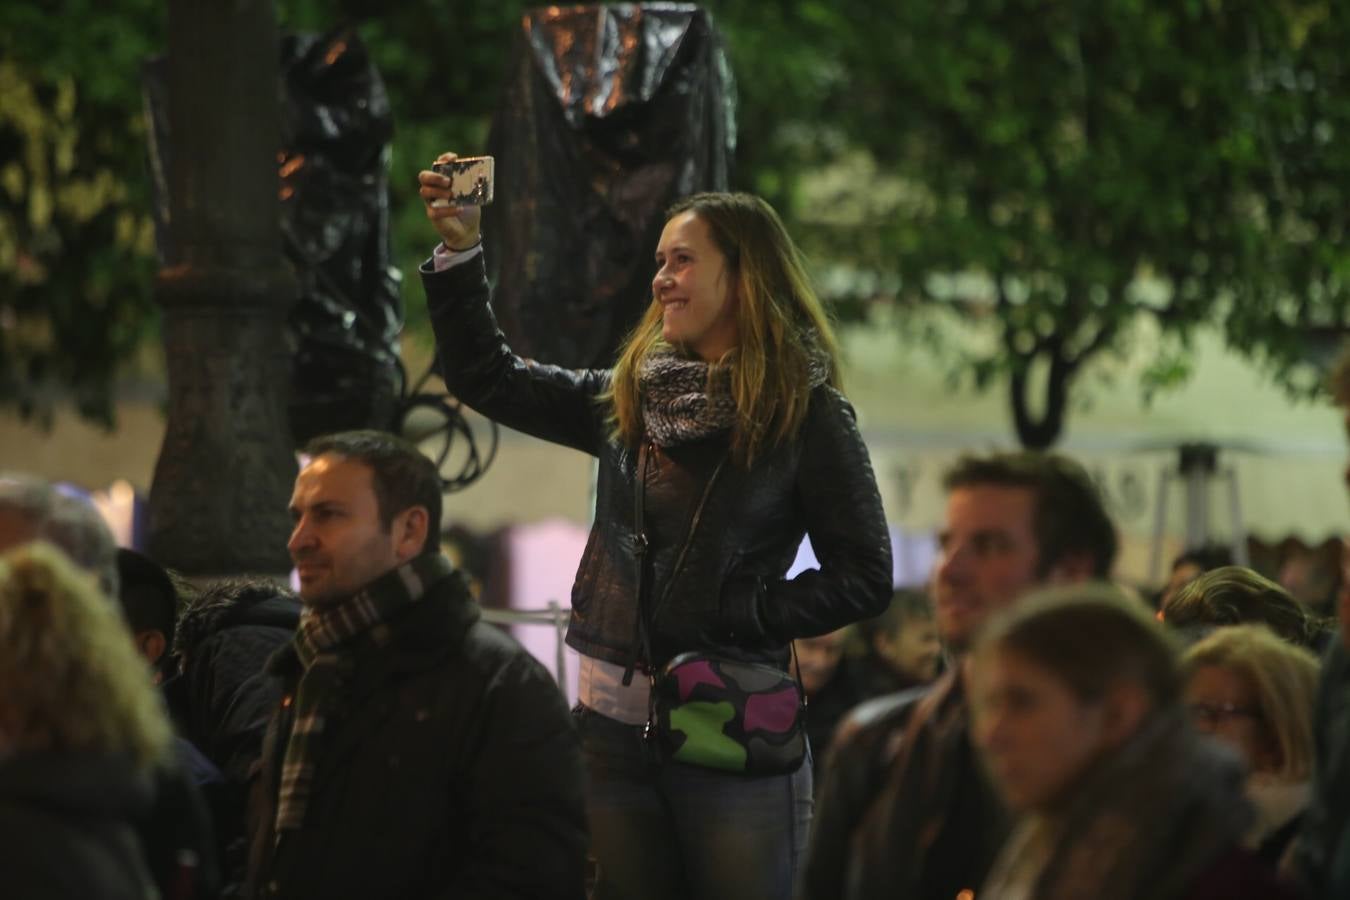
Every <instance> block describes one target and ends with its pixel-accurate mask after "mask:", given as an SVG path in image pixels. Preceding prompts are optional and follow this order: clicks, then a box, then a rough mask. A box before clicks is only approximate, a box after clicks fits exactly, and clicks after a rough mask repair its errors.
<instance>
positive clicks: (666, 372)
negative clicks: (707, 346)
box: [638, 339, 830, 447]
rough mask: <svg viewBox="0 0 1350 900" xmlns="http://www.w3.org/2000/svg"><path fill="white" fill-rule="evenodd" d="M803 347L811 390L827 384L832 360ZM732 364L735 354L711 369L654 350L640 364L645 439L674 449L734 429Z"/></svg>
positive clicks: (661, 348)
mask: <svg viewBox="0 0 1350 900" xmlns="http://www.w3.org/2000/svg"><path fill="white" fill-rule="evenodd" d="M806 346H807V351H808V359H809V362H808V373H809V380H810V385H811V387H812V388H814V387H816V386H818V385H821V384H824V383H825V382H826V381H828V380H829V377H830V359H829V357H828V356H827V355H826V354H825V352H824V351H823V350H821V349H820V348H819V346H818V344H817V342H816V341H815V340H813V339H809V340H807V341H806ZM735 365H736V354H735V352H734V351H733V352H732V354H731V355H730V356H728V357H727V358H726V359H725V360H724V361H723V362H720V363H718V364H716V365H714V364H710V363H708V362H705V361H704V360H701V359H697V358H689V357H686V356H682V355H680V354H679V353H678V352H676V350H675V348H674V347H672V346H671V345H669V344H665V343H659V344H657V345H656V346H655V347H653V348H652V350H651V352H649V353H648V354H647V355H646V357H645V358H644V359H643V360H642V362H641V364H640V365H639V366H638V391H639V393H640V394H641V396H642V423H643V426H644V427H645V428H646V431H647V434H648V436H650V437H651V439H652V440H653V441H655V442H656V444H657V445H658V446H661V447H675V446H678V445H680V444H687V443H690V442H692V441H698V440H702V439H703V438H707V437H711V436H713V435H715V434H719V433H721V432H724V431H728V430H730V429H731V428H732V427H733V426H735V424H736V415H737V412H736V399H735V398H734V397H733V396H732V395H731V375H732V372H733V371H734V367H735Z"/></svg>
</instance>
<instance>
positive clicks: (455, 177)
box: [431, 156, 493, 206]
mask: <svg viewBox="0 0 1350 900" xmlns="http://www.w3.org/2000/svg"><path fill="white" fill-rule="evenodd" d="M431 170H432V171H433V172H435V173H436V174H438V175H444V176H445V177H447V178H449V179H450V199H449V200H448V201H440V200H437V201H435V203H434V205H436V206H446V205H451V206H487V205H488V204H489V203H491V202H492V170H493V159H492V157H490V156H464V157H461V158H459V159H452V160H451V161H450V162H445V163H436V164H435V165H433V166H432V167H431Z"/></svg>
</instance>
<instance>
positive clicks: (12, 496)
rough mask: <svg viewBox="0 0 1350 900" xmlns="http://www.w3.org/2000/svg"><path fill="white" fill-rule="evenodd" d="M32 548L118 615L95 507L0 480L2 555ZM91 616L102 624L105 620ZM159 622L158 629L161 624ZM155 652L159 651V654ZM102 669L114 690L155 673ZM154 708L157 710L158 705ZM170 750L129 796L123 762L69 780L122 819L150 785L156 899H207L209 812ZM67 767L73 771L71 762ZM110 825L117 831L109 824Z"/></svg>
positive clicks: (147, 840)
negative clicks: (74, 573) (37, 545)
mask: <svg viewBox="0 0 1350 900" xmlns="http://www.w3.org/2000/svg"><path fill="white" fill-rule="evenodd" d="M37 541H48V542H50V543H51V544H52V545H54V546H55V547H57V548H58V549H59V550H60V551H61V553H62V554H64V558H65V559H67V560H69V561H71V562H73V563H74V564H75V565H76V566H78V567H79V568H80V569H81V570H82V571H83V572H85V573H86V575H87V576H88V577H90V578H91V579H92V580H93V581H95V582H96V587H97V590H98V595H99V598H100V600H101V601H102V604H103V605H104V606H106V607H107V608H108V609H109V610H117V609H118V603H117V600H118V598H120V597H121V593H120V588H121V578H120V575H121V573H120V572H119V565H118V562H119V560H118V550H117V545H116V543H115V542H114V541H113V537H112V534H111V533H110V532H109V530H108V527H107V525H106V524H105V523H104V522H103V519H102V517H101V516H100V515H99V513H98V511H97V510H96V509H95V508H94V507H93V505H92V504H90V503H87V502H85V501H84V500H82V499H80V498H79V497H77V496H73V495H71V494H70V493H69V492H67V491H64V490H62V489H59V488H57V487H55V486H53V485H50V484H48V483H47V482H45V481H42V480H41V479H38V478H34V477H31V476H27V475H23V474H20V473H4V474H0V550H7V549H11V548H22V547H23V546H25V545H28V544H31V543H33V542H37ZM138 583H139V580H138V578H137V577H135V573H133V577H132V579H131V581H130V585H131V587H132V589H133V591H134V590H135V588H136V586H137V585H138ZM161 599H162V598H161ZM96 615H100V616H101V615H102V613H97V614H96ZM114 618H115V621H116V627H115V628H114V629H113V633H115V634H117V635H118V636H120V637H121V638H122V640H123V641H124V642H125V645H126V646H127V647H128V648H132V647H135V648H137V649H140V648H141V647H142V646H145V645H144V642H142V641H139V640H137V639H136V635H135V633H134V631H133V627H134V626H133V625H132V622H131V621H130V617H129V616H127V615H125V612H124V614H122V615H117V614H116V613H114ZM76 621H78V620H76ZM159 621H160V622H161V624H162V619H161V620H159ZM67 624H70V623H67ZM37 634H38V635H39V636H45V637H46V638H47V639H49V640H51V639H57V640H66V639H69V640H70V641H71V642H72V648H73V649H74V650H75V651H76V652H78V649H79V646H80V640H81V638H82V637H87V636H85V635H81V634H78V633H75V632H70V633H69V634H68V633H67V630H66V629H65V628H64V627H63V628H61V629H59V630H53V629H48V630H47V631H39V632H37ZM159 649H160V650H161V651H162V647H160V648H159ZM91 652H95V653H99V652H101V651H99V650H94V651H91ZM151 655H152V654H149V653H147V654H145V659H146V661H148V662H149V661H151V659H150V657H151ZM153 655H154V656H155V657H156V658H158V657H162V656H163V653H162V652H160V653H156V654H153ZM100 662H102V663H103V664H116V665H122V666H125V669H124V670H123V671H121V672H119V673H118V675H117V677H116V678H115V679H112V680H111V681H109V682H108V683H109V684H112V685H114V686H115V685H119V684H120V683H121V682H120V679H121V678H122V677H124V676H125V675H126V674H127V673H130V674H131V675H132V676H136V677H141V678H144V679H145V680H146V684H147V685H150V683H151V682H152V680H153V679H154V678H155V677H156V676H157V674H158V670H157V669H155V670H152V669H149V668H147V666H146V665H144V664H142V662H141V660H139V659H136V657H135V656H133V657H132V662H131V663H130V664H127V662H126V657H125V654H123V653H122V652H121V651H116V652H114V654H113V655H111V656H103V657H101V659H100ZM105 674H106V673H105ZM87 675H88V673H81V674H79V675H75V676H72V677H73V678H74V679H75V681H76V682H78V683H79V684H80V685H83V682H82V681H80V679H81V678H84V677H86V676H87ZM109 677H111V676H109ZM16 683H17V682H16ZM90 685H92V687H91V688H90V689H96V688H97V686H98V684H97V679H95V680H94V681H91V682H90ZM4 687H10V688H11V689H14V688H12V686H11V685H0V689H3V688H4ZM43 687H44V688H47V687H49V685H45V684H44V685H43ZM153 693H154V692H153V689H152V694H153ZM34 696H39V695H37V694H35V695H34ZM25 702H34V703H36V702H38V701H37V700H35V699H33V697H26V698H25ZM64 702H65V701H64V700H62V699H60V698H48V704H49V705H53V706H54V705H59V704H62V703H64ZM89 702H98V701H96V700H95V701H89ZM156 704H157V709H158V708H159V699H158V698H156ZM0 708H3V702H0ZM104 724H105V725H106V723H104ZM3 743H4V742H3V729H0V748H3ZM171 743H172V745H173V746H174V747H175V748H177V751H176V752H174V753H171V754H169V755H168V756H167V757H166V758H163V759H158V760H156V762H155V764H154V765H152V766H149V767H145V768H146V771H144V772H141V773H139V774H138V775H137V776H136V779H135V780H136V782H137V783H136V784H134V785H130V786H126V785H123V787H124V788H126V789H124V790H119V789H118V785H117V784H116V783H115V782H116V778H118V777H120V775H119V773H121V774H125V772H126V771H127V765H126V763H125V761H124V760H106V759H87V760H86V761H85V762H84V763H80V765H82V766H85V765H87V767H88V768H89V769H90V770H91V774H90V776H89V777H90V779H91V780H90V781H89V782H83V781H82V778H83V776H81V775H79V774H76V773H68V774H69V775H70V778H71V780H72V781H73V782H76V783H86V784H87V785H91V784H93V783H94V780H97V781H98V784H99V785H100V788H99V789H100V790H102V791H104V792H106V794H107V800H108V802H109V803H113V804H117V803H121V804H122V805H121V806H119V807H118V809H119V810H121V811H122V812H127V813H129V811H130V808H131V805H134V804H135V803H139V798H140V794H141V793H142V790H141V789H142V787H143V785H142V784H141V782H142V781H145V782H147V783H148V791H149V800H148V803H147V804H146V805H145V808H144V809H143V810H140V811H139V812H138V813H137V815H136V817H135V821H134V824H135V827H136V830H137V843H138V847H139V848H140V850H141V852H142V854H143V857H144V859H145V861H146V863H147V864H148V866H149V871H150V874H151V877H152V879H153V880H154V883H155V885H156V886H157V888H158V890H159V893H160V895H161V896H162V897H164V898H172V900H189V898H198V900H200V898H212V897H215V896H216V895H217V893H218V892H219V889H220V877H219V870H218V867H217V855H216V848H215V839H214V836H213V833H212V827H211V821H210V817H209V814H208V810H207V807H206V804H205V802H204V800H203V798H202V795H201V793H200V791H199V790H198V788H197V785H196V783H195V779H194V777H191V776H190V775H189V772H188V770H186V769H185V764H187V765H191V764H192V763H193V760H194V756H193V754H192V753H191V745H190V744H188V743H187V742H186V741H182V740H173V739H172V738H171ZM71 764H72V765H74V763H73V762H72V763H71ZM67 768H68V767H67ZM200 768H201V769H203V770H207V769H209V768H210V767H209V764H208V765H202V766H201V767H200ZM62 771H63V770H62V769H61V768H59V767H58V768H56V769H52V768H50V767H48V766H46V765H45V764H44V766H43V768H42V770H41V772H38V771H37V770H36V769H34V770H33V772H32V774H31V775H26V776H24V777H31V778H32V779H33V784H34V785H37V784H39V783H42V782H41V779H42V778H44V777H50V778H54V779H57V780H59V779H60V778H61V777H62V776H61V773H62ZM97 773H103V776H106V777H101V776H99V775H98V774H97ZM207 777H209V776H207ZM48 783H50V782H48ZM48 799H52V798H48ZM87 799H90V800H92V798H87ZM99 808H102V807H99ZM110 824H115V823H112V822H111V820H110ZM41 858H42V857H35V858H34V859H35V860H36V859H41Z"/></svg>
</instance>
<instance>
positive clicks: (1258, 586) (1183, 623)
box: [1162, 566, 1330, 650]
mask: <svg viewBox="0 0 1350 900" xmlns="http://www.w3.org/2000/svg"><path fill="white" fill-rule="evenodd" d="M1162 618H1163V621H1165V622H1166V623H1167V624H1168V625H1170V626H1172V627H1173V628H1178V629H1180V630H1181V631H1182V632H1183V633H1184V634H1185V635H1186V636H1187V637H1188V638H1190V639H1191V640H1195V639H1197V638H1199V637H1202V636H1204V635H1205V634H1207V633H1208V632H1209V631H1211V630H1213V629H1215V628H1219V627H1221V626H1224V625H1242V624H1247V623H1253V624H1261V625H1265V626H1266V627H1268V628H1269V629H1270V630H1271V631H1273V632H1275V633H1276V634H1277V635H1279V636H1280V637H1282V638H1284V639H1285V640H1286V641H1289V642H1290V643H1292V644H1297V645H1299V646H1301V647H1308V648H1312V649H1315V650H1321V649H1322V648H1323V647H1324V646H1325V645H1326V642H1327V640H1328V638H1329V636H1330V625H1329V624H1328V623H1327V622H1326V620H1324V619H1322V618H1320V617H1319V616H1315V615H1313V614H1312V613H1309V612H1308V611H1307V610H1306V609H1304V608H1303V607H1302V606H1301V605H1299V603H1298V601H1296V600H1295V599H1294V598H1293V597H1290V596H1289V593H1288V591H1286V590H1285V589H1284V588H1282V587H1280V586H1279V585H1278V584H1276V583H1275V582H1273V581H1271V580H1270V579H1269V578H1266V577H1265V576H1263V575H1260V574H1258V573H1257V572H1255V571H1253V570H1252V569H1248V568H1246V567H1245V566H1223V567H1222V568H1218V569H1213V570H1211V571H1209V572H1206V573H1204V574H1203V575H1200V576H1197V577H1196V578H1195V579H1194V580H1192V581H1191V582H1189V583H1188V584H1186V585H1185V586H1184V587H1182V589H1181V590H1180V591H1178V592H1177V595H1176V596H1175V597H1173V598H1172V600H1171V602H1169V603H1168V604H1167V605H1166V606H1164V607H1163V608H1162Z"/></svg>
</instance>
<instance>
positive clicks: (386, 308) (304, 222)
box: [144, 30, 404, 444]
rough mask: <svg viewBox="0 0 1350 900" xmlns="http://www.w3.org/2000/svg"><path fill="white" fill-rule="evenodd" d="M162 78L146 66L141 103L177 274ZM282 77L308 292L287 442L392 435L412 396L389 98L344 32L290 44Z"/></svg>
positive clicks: (298, 250)
mask: <svg viewBox="0 0 1350 900" xmlns="http://www.w3.org/2000/svg"><path fill="white" fill-rule="evenodd" d="M165 71H166V69H165V66H164V64H163V60H156V61H153V62H151V63H150V64H148V65H147V66H146V69H145V76H144V92H145V98H146V109H147V113H148V115H149V117H150V119H151V124H152V128H151V129H150V130H151V136H152V137H151V141H150V166H151V182H152V185H153V187H154V192H155V197H154V210H155V220H156V221H155V226H156V240H157V245H158V248H159V254H160V258H161V261H162V262H163V263H164V264H166V265H169V264H172V263H173V262H175V252H174V248H173V247H172V246H171V244H170V236H171V231H170V230H169V229H168V228H167V227H166V224H167V221H168V183H169V181H168V173H169V160H170V158H171V157H170V154H171V151H172V140H171V135H170V133H169V121H168V106H167V102H166V99H167V92H166V88H165V83H164V79H165ZM281 73H282V75H281V78H282V83H281V85H280V88H279V90H280V99H281V115H282V122H281V124H282V151H281V153H280V156H279V161H280V172H279V174H280V179H281V184H280V191H281V228H282V234H283V237H284V243H285V252H286V257H287V259H289V260H290V262H291V264H292V265H293V267H294V269H295V274H296V278H297V280H298V281H299V284H300V298H299V301H298V302H297V303H296V304H295V305H294V306H293V307H292V309H291V313H290V318H289V322H288V326H289V329H290V333H291V335H292V337H293V339H294V348H295V351H294V363H293V369H292V382H291V392H290V404H289V411H290V421H291V431H292V433H293V436H294V438H295V441H296V442H297V444H299V443H303V442H304V441H306V440H308V439H309V438H310V437H313V436H315V435H319V434H325V433H328V432H333V431H341V430H345V429H350V428H381V429H387V428H390V427H392V425H393V423H394V420H395V418H396V415H397V413H398V405H399V400H400V396H401V394H402V392H403V387H404V384H403V382H404V375H403V368H402V364H401V362H400V360H399V345H398V336H399V333H400V332H401V331H402V329H403V304H402V300H401V298H400V295H399V283H400V281H401V274H400V273H399V271H398V270H397V269H396V268H395V267H394V266H393V265H392V264H391V260H390V249H389V186H388V168H389V156H390V140H391V138H392V137H393V131H394V128H393V114H392V112H391V110H390V106H389V98H388V95H387V94H386V92H385V88H384V82H383V81H382V80H381V78H380V75H379V72H378V71H376V69H375V66H374V64H373V63H372V62H371V61H370V58H369V56H368V54H367V53H366V50H365V47H364V46H363V45H362V44H361V42H360V40H359V39H358V38H357V37H356V36H355V35H354V34H352V33H351V32H350V31H347V30H341V31H336V32H333V33H330V34H327V35H323V36H316V35H290V36H286V37H284V38H283V39H282V41H281Z"/></svg>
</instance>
